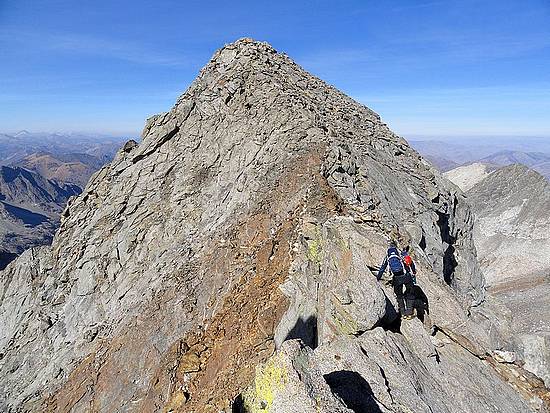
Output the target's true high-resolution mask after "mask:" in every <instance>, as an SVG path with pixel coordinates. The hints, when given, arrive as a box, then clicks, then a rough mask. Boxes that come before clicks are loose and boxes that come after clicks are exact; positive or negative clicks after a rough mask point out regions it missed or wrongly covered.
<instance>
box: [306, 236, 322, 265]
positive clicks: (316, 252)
mask: <svg viewBox="0 0 550 413" xmlns="http://www.w3.org/2000/svg"><path fill="white" fill-rule="evenodd" d="M307 257H308V259H309V260H310V261H313V262H316V263H320V262H321V242H320V241H318V240H316V239H314V240H310V241H309V242H308V245H307Z"/></svg>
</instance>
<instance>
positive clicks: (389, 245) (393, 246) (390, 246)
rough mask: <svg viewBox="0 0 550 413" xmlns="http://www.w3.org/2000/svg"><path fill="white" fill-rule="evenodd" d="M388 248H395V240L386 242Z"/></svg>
mask: <svg viewBox="0 0 550 413" xmlns="http://www.w3.org/2000/svg"><path fill="white" fill-rule="evenodd" d="M388 248H397V242H396V241H395V240H394V239H392V240H390V242H388Z"/></svg>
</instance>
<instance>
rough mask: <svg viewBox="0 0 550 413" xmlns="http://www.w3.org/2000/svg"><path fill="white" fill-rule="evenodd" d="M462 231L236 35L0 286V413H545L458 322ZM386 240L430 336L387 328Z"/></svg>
mask: <svg viewBox="0 0 550 413" xmlns="http://www.w3.org/2000/svg"><path fill="white" fill-rule="evenodd" d="M472 226H473V220H472V215H471V213H470V210H469V208H468V206H467V204H466V203H465V202H464V197H463V195H462V194H461V193H460V191H458V190H457V189H456V188H455V187H454V186H452V185H451V184H449V183H448V181H447V180H446V179H444V178H443V177H442V176H440V175H439V173H438V172H437V171H435V170H434V169H432V168H431V167H430V166H429V165H428V164H427V163H425V162H424V161H423V160H422V159H421V158H420V156H419V155H418V154H417V153H416V152H415V151H413V150H412V149H411V148H410V147H409V146H408V145H407V143H406V142H405V141H404V140H403V139H401V138H399V137H398V136H396V135H394V134H393V133H392V132H391V131H390V130H389V129H388V127H387V126H386V125H385V124H383V123H382V122H381V121H380V118H379V117H378V115H376V114H375V113H373V112H372V111H371V110H369V109H368V108H366V107H364V106H362V105H360V104H358V103H356V102H355V101H353V100H352V99H350V98H348V97H347V96H345V95H343V94H342V93H340V92H338V91H337V90H335V89H334V88H332V87H330V86H329V85H327V84H325V83H323V82H322V81H320V80H319V79H317V78H315V77H313V76H311V75H309V74H308V73H306V72H305V71H303V69H301V68H300V67H299V66H298V65H296V64H295V63H294V62H292V61H291V60H290V59H289V58H288V57H286V56H285V55H283V54H278V53H277V52H276V51H275V50H274V49H273V48H271V47H270V46H269V45H267V44H265V43H257V42H253V41H251V40H248V39H243V40H240V41H238V42H236V43H233V44H231V45H228V46H226V47H225V48H223V49H221V50H220V51H218V52H217V53H216V54H215V55H214V57H213V58H212V60H211V61H210V62H209V63H208V65H207V66H206V67H205V68H204V69H203V70H202V71H201V73H200V74H199V76H198V78H197V79H196V80H195V81H194V82H193V84H192V85H191V86H190V87H189V89H188V90H187V91H186V92H185V93H184V94H183V95H182V96H181V97H180V98H179V99H178V101H177V102H176V104H175V106H174V107H173V108H172V109H171V110H170V111H169V112H167V113H163V114H160V115H158V116H155V117H153V118H151V119H149V120H148V122H147V124H146V126H145V129H144V132H143V141H142V143H141V144H140V145H137V144H136V143H135V142H128V143H127V144H126V145H125V146H124V148H123V149H122V150H121V151H120V152H119V153H118V154H117V156H116V158H115V159H114V161H113V162H112V163H111V164H110V165H108V166H106V167H104V168H103V169H102V170H101V171H100V172H98V173H97V174H95V175H94V176H93V177H92V179H91V181H90V183H89V185H88V186H87V188H86V190H85V192H84V193H83V194H82V195H81V196H80V197H78V198H76V199H75V200H74V201H72V202H71V203H70V204H69V206H68V207H67V208H66V210H65V211H64V213H63V220H62V225H61V228H60V230H59V232H58V233H57V234H56V237H55V239H54V242H53V244H52V246H51V248H50V247H44V248H40V249H33V250H31V251H28V252H26V253H24V254H23V255H22V256H21V257H20V258H18V259H17V260H16V262H14V263H13V264H12V265H10V266H9V267H8V268H7V269H6V270H5V271H4V272H3V273H2V274H1V277H0V280H1V281H0V282H1V283H2V284H0V324H1V325H2V326H4V328H2V329H1V332H0V353H1V357H0V359H1V360H0V380H1V382H0V383H1V385H0V389H3V397H0V400H3V402H0V403H3V404H0V408H1V409H2V410H4V411H18V410H28V411H104V412H110V411H182V412H220V411H225V412H228V411H230V410H232V411H252V412H256V411H261V412H266V411H278V412H284V411H289V412H290V411H296V409H299V410H300V411H304V412H306V411H317V412H318V411H322V412H338V411H341V412H349V411H355V412H358V411H365V410H362V409H364V406H366V405H368V406H370V407H371V408H372V409H373V410H372V411H385V412H387V411H391V412H403V411H415V412H424V411H425V412H430V411H431V412H434V411H438V412H459V411H460V412H474V411H475V412H480V411H486V412H497V411H498V412H518V411H523V412H528V411H535V410H539V411H542V410H543V409H545V407H544V406H545V404H544V403H545V401H544V400H545V399H546V398H547V397H548V395H547V393H546V390H545V389H544V388H543V387H541V382H540V380H538V379H537V378H536V377H533V376H531V375H529V374H528V373H527V372H526V371H524V370H522V369H521V368H520V367H519V366H516V365H514V364H501V363H498V362H497V361H496V359H495V358H494V357H493V356H492V350H493V349H492V348H490V344H489V343H490V338H489V337H488V334H487V332H486V330H485V329H484V328H480V326H478V325H477V324H476V323H474V322H472V320H471V319H470V318H469V310H470V308H471V306H472V305H478V306H479V305H481V303H482V302H483V300H484V280H483V276H482V274H481V272H480V270H479V266H478V263H477V260H476V255H475V248H474V246H473V242H472ZM390 236H391V237H395V238H398V239H399V240H400V241H401V242H402V243H410V244H411V246H412V248H413V251H414V255H415V259H416V261H417V263H418V267H419V269H420V275H419V280H420V282H421V284H422V287H423V288H424V290H425V292H426V294H427V295H428V296H429V298H430V307H431V322H432V323H433V326H431V325H427V326H426V328H425V327H424V326H423V325H422V323H421V322H420V321H419V320H412V321H410V322H403V323H402V324H401V326H400V324H399V319H397V318H396V317H397V315H396V311H395V300H394V297H393V293H392V292H391V291H390V289H389V288H388V287H387V286H385V285H384V284H383V283H378V282H376V280H375V278H374V276H373V275H372V273H371V270H374V269H375V268H376V267H377V266H378V265H379V263H380V261H381V259H382V258H383V255H384V252H385V247H386V245H387V240H388V239H389V237H390ZM426 322H427V324H429V322H428V321H427V320H426ZM287 339H288V340H287ZM291 339H296V340H298V339H300V340H301V341H296V340H291ZM302 343H307V344H309V346H310V347H303V344H302ZM276 349H278V351H276ZM507 382H508V383H507ZM456 383H461V386H459V388H458V389H457V386H456ZM354 392H355V393H354ZM356 393H358V394H359V395H356V396H354V394H356Z"/></svg>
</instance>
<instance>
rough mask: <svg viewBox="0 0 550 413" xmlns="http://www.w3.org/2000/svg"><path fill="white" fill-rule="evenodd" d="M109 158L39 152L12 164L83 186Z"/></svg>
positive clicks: (50, 177)
mask: <svg viewBox="0 0 550 413" xmlns="http://www.w3.org/2000/svg"><path fill="white" fill-rule="evenodd" d="M109 160H110V159H107V158H106V157H104V158H103V159H100V158H97V157H95V156H92V155H88V154H85V153H68V154H58V155H54V154H52V153H48V152H38V153H33V154H30V155H27V156H26V157H24V158H23V159H20V160H19V161H17V162H14V163H12V164H11V165H12V166H19V167H22V168H25V169H28V170H31V171H34V172H37V173H39V174H41V175H42V176H44V177H45V178H48V179H55V180H56V181H60V182H71V183H74V184H77V185H78V186H80V187H82V188H83V187H85V186H86V183H87V182H88V180H89V179H90V176H92V174H93V173H94V172H95V171H97V170H98V169H100V168H101V167H102V166H103V165H104V164H105V163H106V162H107V161H109Z"/></svg>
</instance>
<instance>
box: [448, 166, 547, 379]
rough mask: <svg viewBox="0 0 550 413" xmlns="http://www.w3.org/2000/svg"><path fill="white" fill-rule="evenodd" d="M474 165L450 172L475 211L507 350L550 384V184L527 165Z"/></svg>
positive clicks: (482, 255)
mask: <svg viewBox="0 0 550 413" xmlns="http://www.w3.org/2000/svg"><path fill="white" fill-rule="evenodd" d="M479 169H480V168H479V167H477V166H475V165H471V166H466V167H462V168H457V170H455V171H450V172H448V173H446V174H445V175H446V176H447V177H448V178H449V179H451V180H452V181H453V182H455V183H457V184H458V185H459V186H461V187H462V188H463V189H466V190H467V191H466V195H467V198H468V201H469V202H470V203H471V204H472V207H473V210H474V212H475V215H476V218H477V219H476V224H475V227H474V239H475V243H476V247H477V249H478V256H479V258H480V264H481V268H482V270H483V271H484V273H485V275H486V278H487V280H488V282H489V284H490V285H489V287H490V288H489V290H488V291H489V296H490V299H491V300H490V301H491V303H492V304H493V305H494V306H495V307H496V310H495V311H496V312H499V313H502V314H505V317H503V321H505V322H503V323H502V326H501V329H503V331H504V332H503V334H502V335H503V336H507V337H509V338H510V343H509V344H508V349H509V350H512V351H514V352H516V353H518V354H519V356H518V357H519V358H521V359H522V360H524V361H525V366H526V368H527V369H528V370H530V371H532V372H534V373H536V374H537V375H539V376H540V377H541V378H543V379H544V380H545V382H546V384H547V385H548V384H549V383H550V324H549V320H550V311H549V309H550V299H549V297H550V282H549V281H550V239H549V237H548V233H549V231H550V219H549V216H548V206H549V205H550V184H549V183H548V181H547V180H546V179H545V178H544V177H543V176H541V175H540V174H539V173H537V172H535V171H533V170H531V169H530V168H528V167H526V166H523V165H512V166H506V167H502V168H499V169H497V170H494V171H492V172H490V173H485V174H484V175H483V176H482V177H481V179H480V174H479Z"/></svg>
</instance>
